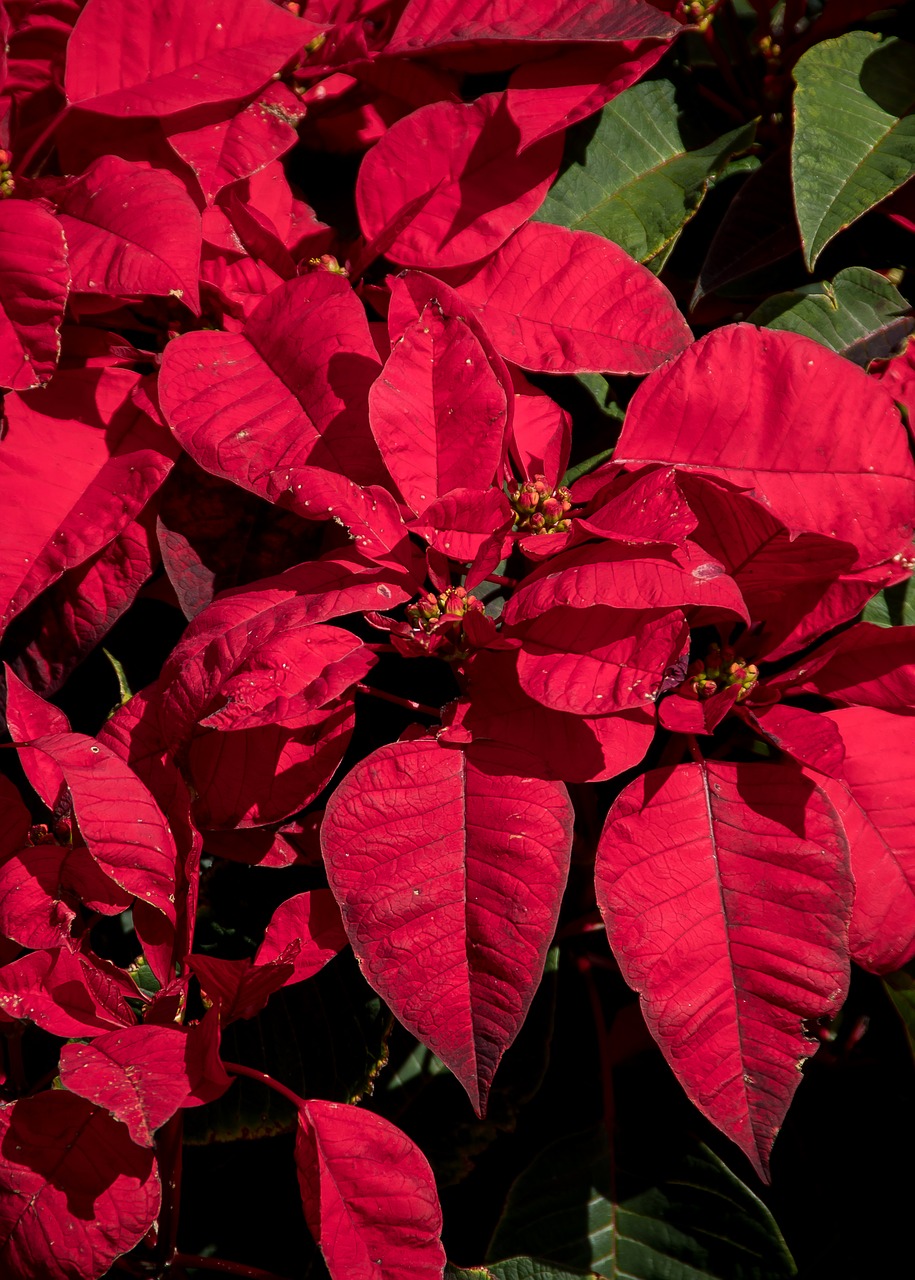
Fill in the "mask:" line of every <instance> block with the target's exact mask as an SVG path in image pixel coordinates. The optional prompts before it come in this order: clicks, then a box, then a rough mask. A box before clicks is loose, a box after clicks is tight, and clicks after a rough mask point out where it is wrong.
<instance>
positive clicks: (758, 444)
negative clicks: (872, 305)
mask: <svg viewBox="0 0 915 1280" xmlns="http://www.w3.org/2000/svg"><path fill="white" fill-rule="evenodd" d="M882 391H883V388H882V387H879V384H878V387H877V388H875V386H874V380H873V379H872V378H868V376H867V375H866V374H865V373H864V372H863V371H862V370H861V369H858V368H856V366H855V365H853V364H851V363H850V362H849V361H848V360H844V359H842V357H841V356H837V355H835V353H834V352H832V351H829V350H827V349H826V348H825V347H824V346H822V345H821V344H820V343H818V342H814V341H813V340H812V339H810V338H805V337H802V336H801V335H800V334H796V333H788V332H779V331H777V330H772V329H756V328H754V327H753V326H752V325H730V326H728V327H726V328H723V329H716V330H714V331H713V332H712V333H710V334H708V336H707V337H705V338H702V339H701V340H700V341H699V342H697V343H695V345H694V346H692V347H690V348H689V350H688V351H686V352H684V353H683V355H682V356H680V358H679V359H678V360H676V361H674V362H673V363H671V364H670V365H669V366H668V367H667V368H665V369H659V370H658V372H657V373H656V374H655V375H654V376H653V377H651V378H647V379H646V380H645V382H643V383H642V385H641V386H640V387H639V389H638V391H637V392H636V394H635V396H634V397H633V399H632V402H631V404H630V406H629V409H628V412H627V414H626V422H625V425H624V427H623V432H622V435H621V436H620V440H619V444H618V445H617V447H616V453H615V455H614V456H615V459H616V460H618V461H621V462H633V461H636V462H647V461H655V462H668V463H676V464H678V465H681V466H684V467H688V468H690V469H707V470H711V471H714V472H715V473H716V474H718V475H721V476H723V477H724V478H725V479H727V480H728V481H730V482H731V483H732V484H734V485H737V486H741V487H744V488H748V489H751V490H754V491H755V496H756V497H758V498H760V499H761V500H762V501H763V502H765V503H766V504H767V505H768V506H770V507H771V508H772V512H773V514H774V515H775V516H776V518H777V519H779V520H782V521H784V522H785V524H787V525H788V526H789V528H790V530H791V532H792V533H797V532H799V531H802V530H809V531H812V532H815V533H820V534H826V535H828V536H829V537H833V538H839V539H842V540H843V541H845V542H850V543H852V544H853V545H854V546H856V547H857V548H858V550H859V553H860V556H859V561H858V564H859V565H862V566H863V565H872V564H877V563H880V562H881V561H883V560H886V559H889V558H891V557H892V556H894V555H897V554H902V555H905V554H907V551H908V548H909V546H910V541H911V536H912V528H913V523H915V522H913V515H912V513H913V510H915V463H913V462H912V459H911V457H910V456H909V446H908V440H907V438H906V433H905V430H904V428H903V426H902V423H901V421H900V418H899V413H898V411H897V410H896V408H895V406H894V405H893V403H892V400H891V399H890V396H889V394H885V395H884V394H881V392H882Z"/></svg>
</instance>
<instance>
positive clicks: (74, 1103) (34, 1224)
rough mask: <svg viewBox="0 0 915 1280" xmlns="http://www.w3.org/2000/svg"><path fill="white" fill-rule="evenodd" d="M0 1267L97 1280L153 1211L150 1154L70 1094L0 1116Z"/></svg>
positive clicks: (58, 1279) (155, 1189)
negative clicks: (1, 1193)
mask: <svg viewBox="0 0 915 1280" xmlns="http://www.w3.org/2000/svg"><path fill="white" fill-rule="evenodd" d="M0 1188H2V1190H3V1192H4V1193H5V1194H3V1195H0V1267H2V1268H3V1270H4V1271H5V1272H6V1273H7V1274H8V1275H10V1276H17V1277H20V1276H21V1277H24V1278H25V1277H28V1278H29V1280H38V1278H39V1277H41V1280H98V1278H99V1277H100V1276H102V1275H104V1274H105V1272H107V1270H108V1268H109V1267H110V1266H111V1264H112V1262H114V1260H115V1259H116V1258H118V1257H120V1255H121V1254H123V1253H126V1252H127V1251H128V1250H129V1249H132V1248H133V1246H134V1245H135V1244H138V1243H139V1241H140V1240H141V1239H142V1238H143V1236H144V1235H145V1234H146V1231H147V1230H148V1229H149V1227H150V1226H151V1225H152V1223H153V1220H154V1219H155V1217H156V1214H157V1213H158V1210H159V1203H160V1199H161V1192H160V1187H159V1175H158V1173H157V1171H156V1167H155V1163H154V1161H153V1156H152V1152H151V1151H146V1150H144V1149H143V1148H142V1147H138V1146H136V1144H135V1143H133V1142H131V1140H130V1138H129V1136H128V1134H127V1130H126V1129H125V1128H124V1126H123V1125H121V1124H118V1123H117V1121H115V1120H112V1118H111V1117H110V1116H109V1115H107V1114H106V1113H105V1112H104V1111H101V1110H99V1108H97V1107H93V1106H91V1105H90V1104H89V1103H88V1102H86V1101H84V1100H83V1099H82V1098H78V1097H76V1095H75V1094H72V1093H67V1092H66V1091H65V1090H52V1091H50V1092H45V1093H41V1094H39V1095H37V1096H36V1097H34V1098H20V1100H19V1101H18V1102H16V1103H14V1104H13V1105H12V1106H4V1107H0Z"/></svg>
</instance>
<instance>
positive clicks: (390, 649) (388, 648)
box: [364, 644, 397, 653]
mask: <svg viewBox="0 0 915 1280" xmlns="http://www.w3.org/2000/svg"><path fill="white" fill-rule="evenodd" d="M364 647H365V648H366V649H369V650H371V652H372V653H396V652H397V650H396V649H395V648H394V646H393V645H392V644H367V645H365V646H364Z"/></svg>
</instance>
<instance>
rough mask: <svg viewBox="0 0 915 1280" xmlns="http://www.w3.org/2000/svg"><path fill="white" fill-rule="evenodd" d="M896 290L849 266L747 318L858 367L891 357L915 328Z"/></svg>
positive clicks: (769, 301)
mask: <svg viewBox="0 0 915 1280" xmlns="http://www.w3.org/2000/svg"><path fill="white" fill-rule="evenodd" d="M910 310H911V308H910V307H909V304H908V302H907V300H906V299H905V298H904V297H903V296H902V294H901V293H900V292H899V290H898V289H895V288H894V287H893V285H891V284H890V282H889V281H888V280H886V279H884V277H883V276H881V275H879V274H878V273H877V272H876V271H869V270H868V269H867V267H848V268H846V270H845V271H840V272H839V274H838V275H837V276H836V277H835V279H834V280H831V281H830V280H823V281H821V282H820V283H818V284H812V285H807V286H806V287H805V288H802V289H795V290H794V291H793V292H791V293H777V294H775V295H774V297H771V298H767V299H766V301H765V302H764V303H763V304H762V306H760V307H757V308H756V310H755V311H754V312H753V314H752V315H751V316H749V317H748V320H749V322H750V324H758V325H765V326H766V328H767V329H789V330H790V331H791V332H792V333H802V334H804V336H805V337H807V338H813V339H814V340H815V341H816V342H821V343H822V344H823V346H824V347H829V348H830V349H831V350H832V351H838V353H839V355H842V356H846V357H847V359H849V360H853V361H854V363H855V364H859V365H861V366H862V368H866V367H867V365H868V364H870V362H871V360H878V359H884V358H886V357H887V356H890V355H892V354H893V352H894V351H895V350H896V349H897V347H898V346H899V344H900V343H901V342H903V341H904V339H905V338H907V337H908V335H909V334H910V333H911V332H912V330H913V329H915V319H913V317H912V316H911V315H910V314H909V312H910Z"/></svg>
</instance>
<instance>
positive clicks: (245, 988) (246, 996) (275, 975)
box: [187, 940, 298, 1027]
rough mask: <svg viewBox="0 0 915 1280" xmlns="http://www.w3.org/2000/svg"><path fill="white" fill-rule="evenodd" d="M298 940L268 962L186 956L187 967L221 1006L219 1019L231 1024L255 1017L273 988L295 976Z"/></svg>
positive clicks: (206, 993)
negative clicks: (256, 962) (259, 962)
mask: <svg viewBox="0 0 915 1280" xmlns="http://www.w3.org/2000/svg"><path fill="white" fill-rule="evenodd" d="M297 954H298V940H295V941H293V942H291V943H290V944H289V946H288V947H287V948H286V951H285V952H284V953H283V954H282V955H280V956H278V957H277V958H276V959H275V960H270V961H268V962H267V963H266V964H255V963H254V961H253V960H219V959H217V958H216V957H215V956H196V955H191V956H188V957H187V964H188V967H189V968H190V969H191V970H192V971H193V972H194V973H195V974H196V976H197V980H198V982H199V983H200V986H201V989H202V990H203V992H204V994H205V995H206V997H207V999H208V1000H209V1001H210V1002H211V1003H212V1004H214V1005H218V1006H219V1022H220V1025H221V1026H224V1027H225V1026H228V1024H229V1023H230V1022H235V1021H237V1019H239V1018H253V1017H254V1016H255V1015H256V1014H258V1013H260V1011H261V1009H263V1008H264V1006H265V1005H266V1003H267V1001H268V1000H269V999H270V997H271V996H272V995H273V993H274V991H279V989H280V987H283V986H285V985H286V983H288V982H293V981H295V979H294V977H293V972H294V961H295V957H296V955H297Z"/></svg>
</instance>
